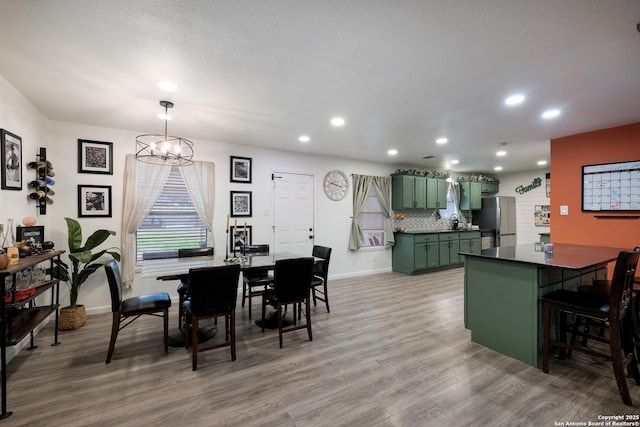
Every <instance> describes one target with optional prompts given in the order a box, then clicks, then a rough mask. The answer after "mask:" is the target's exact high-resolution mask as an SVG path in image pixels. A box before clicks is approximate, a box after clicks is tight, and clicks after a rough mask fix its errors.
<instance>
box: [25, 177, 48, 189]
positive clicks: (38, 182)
mask: <svg viewBox="0 0 640 427" xmlns="http://www.w3.org/2000/svg"><path fill="white" fill-rule="evenodd" d="M46 186H47V183H46V182H44V181H42V180H39V179H37V180H35V181H31V182H30V183H29V187H31V188H40V187H46Z"/></svg>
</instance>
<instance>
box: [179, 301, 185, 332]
mask: <svg viewBox="0 0 640 427" xmlns="http://www.w3.org/2000/svg"><path fill="white" fill-rule="evenodd" d="M183 303H184V296H183V295H182V293H180V292H178V329H180V330H182V316H183V314H184V308H182V304H183Z"/></svg>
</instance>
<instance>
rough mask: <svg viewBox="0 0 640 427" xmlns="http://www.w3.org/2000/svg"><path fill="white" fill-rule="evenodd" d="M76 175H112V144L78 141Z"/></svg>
mask: <svg viewBox="0 0 640 427" xmlns="http://www.w3.org/2000/svg"><path fill="white" fill-rule="evenodd" d="M78 173H103V174H106V175H113V142H102V141H89V140H86V139H79V140H78Z"/></svg>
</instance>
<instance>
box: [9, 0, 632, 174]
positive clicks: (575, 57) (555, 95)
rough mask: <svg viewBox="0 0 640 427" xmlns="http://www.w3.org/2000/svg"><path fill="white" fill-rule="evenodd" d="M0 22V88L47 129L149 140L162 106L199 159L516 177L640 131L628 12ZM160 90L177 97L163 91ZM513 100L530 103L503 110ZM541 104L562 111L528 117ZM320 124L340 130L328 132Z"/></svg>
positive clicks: (284, 9)
mask: <svg viewBox="0 0 640 427" xmlns="http://www.w3.org/2000/svg"><path fill="white" fill-rule="evenodd" d="M0 10H1V13H0V52H1V54H0V75H2V76H3V77H4V78H5V79H6V80H7V81H8V82H9V83H11V84H12V85H13V86H14V87H15V88H16V89H17V90H18V91H20V92H21V93H22V94H23V95H24V96H26V97H27V98H28V99H29V100H30V101H31V102H32V103H33V104H34V105H35V106H36V107H37V108H39V109H40V110H41V111H42V112H43V113H44V114H45V115H46V116H47V117H48V118H50V119H52V120H62V121H68V122H75V123H83V124H89V125H95V126H106V127H113V128H119V129H127V130H133V131H137V132H140V133H147V132H162V130H163V124H162V122H161V121H159V120H158V119H157V117H156V116H157V114H158V113H159V112H161V110H162V109H161V107H160V106H159V104H158V102H159V101H160V100H161V99H168V100H171V101H173V102H175V104H176V107H175V108H174V109H173V110H172V111H171V114H172V115H173V117H174V120H173V121H172V122H170V123H169V132H170V133H171V134H174V135H179V136H182V137H185V138H189V139H195V140H198V141H197V142H196V147H195V151H196V157H197V144H204V143H215V141H224V142H229V143H234V144H245V145H255V146H265V147H270V148H275V149H284V150H293V151H301V152H307V153H320V154H329V155H336V156H341V157H348V158H355V159H365V160H370V161H377V162H387V163H400V164H406V165H408V166H409V165H410V166H414V167H420V168H438V169H443V168H444V167H445V166H444V162H446V161H448V160H452V159H459V160H460V163H459V164H458V165H456V166H453V167H451V170H453V171H459V172H488V173H491V172H493V166H495V165H497V164H501V165H502V166H504V172H512V171H515V170H531V169H535V168H536V167H537V166H536V164H535V162H536V161H537V160H540V159H548V157H549V146H548V145H549V144H548V140H549V139H550V138H556V137H561V136H566V135H571V134H575V133H580V132H586V131H590V130H596V129H602V128H607V127H613V126H619V125H624V124H628V123H633V122H638V121H640V101H639V100H640V33H638V31H637V30H636V24H637V23H638V22H640V1H638V0H615V1H602V0H561V1H559V0H536V1H530V0H493V1H489V0H473V1H472V0H467V1H463V0H460V1H451V0H441V1H431V0H385V1H381V0H377V1H376V0H366V1H365V0H350V1H332V0H326V1H318V0H271V1H264V0H252V1H238V0H233V1H228V0H225V1H222V0H217V1H216V0H190V1H153V0H135V1H131V0H122V1H118V0H55V1H53V0H38V1H36V0H21V1H15V0H0ZM163 79H168V80H171V81H173V82H175V83H176V84H177V85H178V86H179V90H178V91H177V92H174V93H172V94H170V95H167V94H166V93H164V92H162V91H161V90H159V89H158V88H157V87H156V85H155V84H156V82H157V81H159V80H163ZM514 92H521V93H524V94H525V95H526V96H527V100H526V102H525V103H524V104H522V105H521V106H519V107H516V108H506V107H505V106H504V105H503V99H504V98H505V97H506V96H507V95H509V94H511V93H514ZM550 107H557V108H561V109H562V115H561V116H560V117H559V118H558V119H556V120H554V121H551V122H545V121H542V120H541V119H540V118H539V117H540V113H541V112H542V111H543V110H544V109H546V108H550ZM333 115H342V116H344V117H345V119H346V120H347V124H346V126H345V127H344V128H341V129H334V128H331V127H330V126H329V123H328V122H329V119H330V118H331V117H332V116H333ZM0 127H1V126H0ZM302 133H305V134H308V135H310V136H311V142H309V143H307V144H301V143H299V142H298V141H297V138H298V136H299V135H300V134H302ZM442 135H445V136H447V137H448V138H449V143H448V144H446V145H443V146H437V145H436V144H435V143H434V140H435V139H436V138H437V137H439V136H442ZM200 140H205V141H206V142H205V141H200ZM503 142H506V143H507V151H508V153H509V154H508V156H507V157H506V158H504V159H497V158H496V157H495V152H496V151H497V148H498V145H499V144H500V143H503ZM389 148H396V149H398V151H399V154H398V156H396V158H390V157H389V156H387V154H386V151H387V150H388V149H389ZM131 150H132V151H133V150H134V142H133V141H131ZM427 155H431V156H435V157H434V158H433V159H431V160H423V159H422V157H423V156H427ZM547 167H548V166H547Z"/></svg>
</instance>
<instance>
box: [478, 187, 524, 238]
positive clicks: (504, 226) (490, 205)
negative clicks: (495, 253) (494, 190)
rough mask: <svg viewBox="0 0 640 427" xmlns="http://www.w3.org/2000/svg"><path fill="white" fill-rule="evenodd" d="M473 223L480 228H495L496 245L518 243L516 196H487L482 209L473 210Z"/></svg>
mask: <svg viewBox="0 0 640 427" xmlns="http://www.w3.org/2000/svg"><path fill="white" fill-rule="evenodd" d="M473 223H474V224H477V225H479V226H480V229H481V230H482V229H493V230H495V246H496V247H500V246H515V245H516V198H515V197H510V196H497V197H485V198H483V199H482V209H481V210H479V211H474V212H473Z"/></svg>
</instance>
